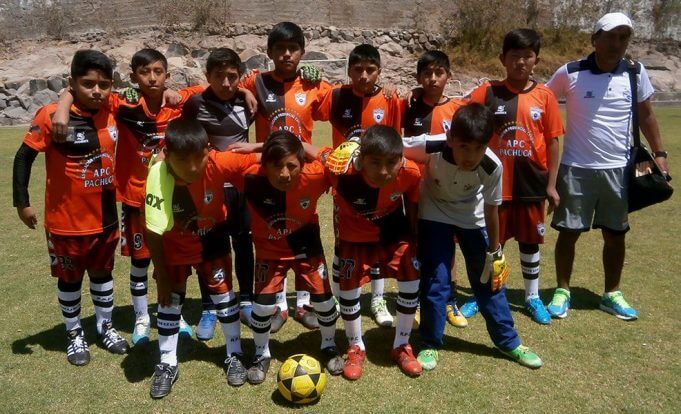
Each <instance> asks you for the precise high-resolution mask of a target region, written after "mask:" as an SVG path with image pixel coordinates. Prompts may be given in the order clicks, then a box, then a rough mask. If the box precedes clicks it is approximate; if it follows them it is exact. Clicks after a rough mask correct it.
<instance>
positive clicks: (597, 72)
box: [586, 52, 627, 75]
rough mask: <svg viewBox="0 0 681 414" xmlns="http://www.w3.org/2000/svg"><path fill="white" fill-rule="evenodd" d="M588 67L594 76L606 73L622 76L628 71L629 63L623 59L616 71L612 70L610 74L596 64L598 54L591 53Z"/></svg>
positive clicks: (587, 61)
mask: <svg viewBox="0 0 681 414" xmlns="http://www.w3.org/2000/svg"><path fill="white" fill-rule="evenodd" d="M586 65H587V67H588V68H589V70H590V71H591V73H593V74H594V75H602V74H604V73H613V74H622V73H624V72H626V71H627V61H626V60H625V59H621V60H620V63H618V64H617V66H615V69H613V70H611V71H610V72H604V71H602V70H601V68H599V67H598V64H597V63H596V52H591V54H590V55H589V56H588V57H587V58H586Z"/></svg>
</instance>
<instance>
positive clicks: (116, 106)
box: [109, 86, 204, 207]
mask: <svg viewBox="0 0 681 414" xmlns="http://www.w3.org/2000/svg"><path fill="white" fill-rule="evenodd" d="M203 90H204V87H203V86H192V87H190V88H186V89H182V90H180V91H178V92H179V93H180V95H181V96H182V100H181V101H180V103H179V104H178V105H176V106H174V107H170V106H164V107H162V108H161V110H160V111H159V112H158V113H157V114H153V113H151V112H150V111H149V108H148V106H147V104H146V101H145V99H144V97H143V96H142V97H140V99H139V101H138V102H136V103H129V102H127V101H126V100H125V99H123V98H122V97H119V96H118V94H115V93H112V94H111V95H109V96H110V98H109V106H110V107H111V110H112V112H113V113H114V114H115V117H116V123H117V125H118V128H119V131H120V132H119V137H120V139H119V140H118V148H117V150H116V189H117V190H118V197H119V201H122V202H124V203H125V204H128V205H130V206H133V207H140V206H141V205H142V204H143V202H144V182H145V180H146V178H147V172H148V169H149V167H148V165H149V160H150V159H151V156H152V155H153V154H155V153H157V152H159V151H160V150H161V149H162V148H163V138H164V137H165V131H166V127H167V126H168V122H170V121H171V120H173V119H175V118H177V117H179V116H180V115H181V114H182V105H184V103H185V102H186V101H187V100H188V99H189V98H190V97H191V96H192V95H194V94H197V93H201V92H202V91H203Z"/></svg>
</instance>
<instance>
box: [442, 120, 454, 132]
mask: <svg viewBox="0 0 681 414" xmlns="http://www.w3.org/2000/svg"><path fill="white" fill-rule="evenodd" d="M451 127H452V121H442V130H443V131H445V132H449V128H451Z"/></svg>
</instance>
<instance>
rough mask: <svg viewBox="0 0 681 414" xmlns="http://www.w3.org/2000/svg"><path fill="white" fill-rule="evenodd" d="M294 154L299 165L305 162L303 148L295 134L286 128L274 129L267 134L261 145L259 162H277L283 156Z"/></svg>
mask: <svg viewBox="0 0 681 414" xmlns="http://www.w3.org/2000/svg"><path fill="white" fill-rule="evenodd" d="M291 154H294V155H295V156H296V158H298V161H300V165H303V163H304V162H305V149H304V148H303V143H302V142H300V140H299V139H298V137H297V136H295V135H294V134H293V133H291V132H289V131H286V130H281V129H280V130H278V131H274V132H272V133H271V134H269V135H268V136H267V138H266V139H265V143H264V144H263V146H262V158H261V164H262V165H266V164H269V163H277V162H279V160H281V159H282V158H284V157H287V156H289V155H291Z"/></svg>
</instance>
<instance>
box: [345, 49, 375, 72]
mask: <svg viewBox="0 0 681 414" xmlns="http://www.w3.org/2000/svg"><path fill="white" fill-rule="evenodd" d="M360 62H369V63H373V64H374V65H376V66H378V67H379V68H380V67H381V54H380V53H379V52H378V49H376V48H375V47H374V46H372V45H369V44H366V43H363V44H361V45H357V46H355V48H354V49H352V52H350V56H348V68H349V67H350V66H352V65H354V64H357V63H360Z"/></svg>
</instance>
